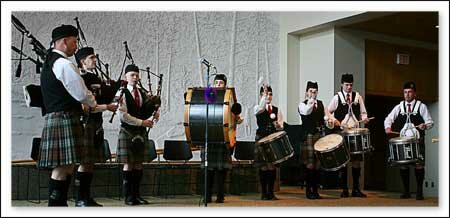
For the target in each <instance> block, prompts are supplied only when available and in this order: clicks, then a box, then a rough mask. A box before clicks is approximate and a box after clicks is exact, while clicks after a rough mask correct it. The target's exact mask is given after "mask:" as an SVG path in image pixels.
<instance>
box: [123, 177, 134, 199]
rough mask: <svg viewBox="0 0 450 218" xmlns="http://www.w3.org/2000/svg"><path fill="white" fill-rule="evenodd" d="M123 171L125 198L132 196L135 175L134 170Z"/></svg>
mask: <svg viewBox="0 0 450 218" xmlns="http://www.w3.org/2000/svg"><path fill="white" fill-rule="evenodd" d="M122 173H123V183H122V185H123V193H124V196H125V200H126V199H127V198H128V197H129V196H132V193H133V192H132V184H133V175H132V171H122Z"/></svg>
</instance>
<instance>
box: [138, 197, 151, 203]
mask: <svg viewBox="0 0 450 218" xmlns="http://www.w3.org/2000/svg"><path fill="white" fill-rule="evenodd" d="M135 198H136V201H137V202H139V204H150V203H149V202H148V201H147V200H145V199H143V198H142V197H141V196H136V197H135Z"/></svg>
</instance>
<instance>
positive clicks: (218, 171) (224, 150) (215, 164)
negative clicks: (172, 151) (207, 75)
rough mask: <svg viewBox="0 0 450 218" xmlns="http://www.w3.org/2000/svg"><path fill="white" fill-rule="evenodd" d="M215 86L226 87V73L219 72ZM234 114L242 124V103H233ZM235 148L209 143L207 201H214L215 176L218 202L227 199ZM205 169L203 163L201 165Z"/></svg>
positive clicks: (223, 144) (237, 121)
mask: <svg viewBox="0 0 450 218" xmlns="http://www.w3.org/2000/svg"><path fill="white" fill-rule="evenodd" d="M214 87H216V88H226V87H227V77H226V76H225V75H224V74H217V75H216V76H215V77H214ZM231 112H232V113H233V114H232V116H233V117H234V118H235V120H236V123H238V124H240V123H242V121H243V118H242V117H241V116H240V115H239V114H240V113H241V105H240V104H239V103H237V102H235V103H234V104H233V107H232V108H231ZM232 152H233V150H232V149H230V148H229V147H228V145H226V144H225V143H208V149H207V158H208V160H207V161H208V170H207V172H208V175H207V177H206V181H207V186H206V199H205V200H206V202H208V203H210V202H212V189H213V184H214V179H215V178H214V177H215V176H216V175H217V178H216V185H217V198H216V201H215V202H216V203H223V202H224V201H225V180H226V176H227V172H228V170H229V169H231V168H232V162H231V154H232ZM201 158H202V159H204V155H203V154H201ZM201 167H202V168H203V169H204V167H205V166H204V165H203V163H202V166H201Z"/></svg>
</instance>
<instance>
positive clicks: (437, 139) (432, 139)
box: [431, 138, 439, 142]
mask: <svg viewBox="0 0 450 218" xmlns="http://www.w3.org/2000/svg"><path fill="white" fill-rule="evenodd" d="M431 142H439V138H431Z"/></svg>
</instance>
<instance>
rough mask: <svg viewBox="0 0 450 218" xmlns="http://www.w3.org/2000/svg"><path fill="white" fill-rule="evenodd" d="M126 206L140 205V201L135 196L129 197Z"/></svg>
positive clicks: (126, 199)
mask: <svg viewBox="0 0 450 218" xmlns="http://www.w3.org/2000/svg"><path fill="white" fill-rule="evenodd" d="M125 204H126V205H139V201H138V200H136V198H135V197H134V196H129V197H127V198H125Z"/></svg>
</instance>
